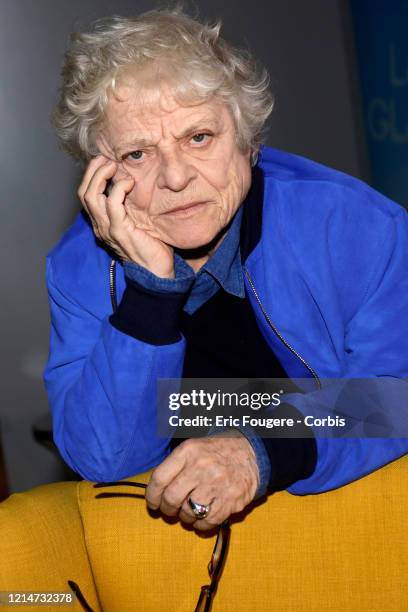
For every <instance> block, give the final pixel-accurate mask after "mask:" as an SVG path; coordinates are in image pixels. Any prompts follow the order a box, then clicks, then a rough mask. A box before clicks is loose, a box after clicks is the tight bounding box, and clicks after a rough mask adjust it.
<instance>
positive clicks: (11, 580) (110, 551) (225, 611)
mask: <svg viewBox="0 0 408 612" xmlns="http://www.w3.org/2000/svg"><path fill="white" fill-rule="evenodd" d="M407 467H408V456H406V457H404V458H402V459H400V460H398V461H395V462H393V463H391V464H389V465H387V466H385V467H384V468H382V469H381V470H378V471H376V472H374V473H373V474H370V475H369V476H367V477H366V478H363V479H361V480H359V481H356V482H354V483H352V484H350V485H348V486H346V487H343V488H341V489H337V490H335V491H331V492H329V493H324V494H320V495H309V496H304V497H297V496H293V495H290V494H289V493H287V492H281V493H277V494H274V495H272V496H270V497H269V498H268V499H267V500H266V501H265V502H263V503H257V504H255V506H254V507H253V509H252V510H251V512H248V513H247V514H246V516H240V517H237V520H236V521H233V523H232V526H231V539H230V547H229V551H228V555H227V559H226V564H225V567H224V571H223V574H222V576H221V580H220V583H219V587H218V591H217V593H216V595H215V599H214V603H213V607H212V610H213V612H237V611H241V610H242V611H244V612H265V611H270V610H271V611H277V612H286V611H291V612H292V611H293V612H295V611H296V612H303V611H304V612H314V611H316V612H317V611H319V612H320V611H323V612H325V611H330V612H334V611H338V612H340V611H341V612H349V611H350V612H351V611H356V612H357V611H358V612H365V611H367V612H375V611H378V612H380V611H381V612H388V611H389V612H391V611H392V612H401V611H402V610H405V609H407V603H408V538H407V524H408V518H407V515H408V513H407V509H408V504H407V501H408V488H407ZM148 477H149V475H148V474H144V475H141V476H138V477H136V478H135V480H138V481H143V482H147V480H148ZM101 491H103V490H102V489H95V488H93V486H92V483H88V482H80V483H68V482H66V483H59V484H52V485H46V486H42V487H39V488H37V489H33V490H32V491H28V492H26V493H22V494H17V495H12V496H11V497H10V498H9V499H8V500H7V501H5V502H3V503H2V504H0V591H25V592H27V591H35V592H39V591H46V592H54V591H55V592H67V591H68V590H69V588H68V585H67V580H73V581H74V582H76V583H77V584H78V585H79V587H80V589H81V592H82V593H83V594H84V596H85V598H86V600H87V602H88V603H89V605H90V606H91V607H92V609H93V610H95V611H97V610H98V611H99V610H104V611H106V612H111V611H112V612H116V611H118V612H119V611H120V612H122V611H124V612H126V611H128V610H136V611H141V612H144V611H146V612H150V611H155V612H157V611H159V612H192V611H193V610H194V607H195V605H196V602H197V598H198V595H199V592H200V587H201V585H203V584H208V582H209V579H208V573H207V564H208V561H209V559H210V557H211V553H212V549H213V546H214V537H215V536H212V537H203V536H199V535H197V534H196V533H195V532H194V531H191V530H188V529H185V528H183V527H182V526H181V525H180V524H179V523H177V522H173V523H171V522H168V521H165V520H164V519H163V518H152V517H151V516H149V515H148V513H147V511H146V506H145V502H144V500H143V499H137V498H133V497H132V498H131V497H123V498H117V497H114V498H107V499H106V498H105V499H97V498H96V495H97V494H98V493H100V492H101ZM110 491H111V489H110ZM120 491H121V492H126V491H128V492H131V493H132V494H134V493H135V492H137V491H135V489H132V491H129V489H126V488H125V487H123V488H121V489H120ZM142 496H143V492H142ZM37 607H38V609H39V610H40V609H41V610H44V609H47V606H41V607H39V606H33V607H32V608H34V609H36V608H37ZM50 609H51V608H50ZM52 609H55V607H53V608H52ZM70 609H72V608H70ZM74 609H75V610H81V609H82V608H81V606H80V605H79V604H78V602H75V606H74Z"/></svg>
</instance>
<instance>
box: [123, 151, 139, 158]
mask: <svg viewBox="0 0 408 612" xmlns="http://www.w3.org/2000/svg"><path fill="white" fill-rule="evenodd" d="M142 155H143V151H132V152H131V153H128V154H127V155H126V157H127V158H128V159H135V160H140V159H142Z"/></svg>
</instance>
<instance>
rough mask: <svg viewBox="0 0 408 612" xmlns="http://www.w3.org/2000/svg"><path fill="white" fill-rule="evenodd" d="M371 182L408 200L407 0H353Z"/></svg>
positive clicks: (387, 193)
mask: <svg viewBox="0 0 408 612" xmlns="http://www.w3.org/2000/svg"><path fill="white" fill-rule="evenodd" d="M351 7H352V15H353V22H354V30H355V37H356V51H357V59H358V64H359V74H360V83H361V90H362V96H363V105H364V117H365V122H366V129H367V140H368V147H369V156H370V162H371V174H372V184H373V186H374V187H375V188H376V189H378V190H379V191H381V192H382V193H384V194H385V195H387V196H389V197H390V198H392V199H393V200H396V201H397V202H399V203H400V204H403V205H405V206H407V205H408V0H351Z"/></svg>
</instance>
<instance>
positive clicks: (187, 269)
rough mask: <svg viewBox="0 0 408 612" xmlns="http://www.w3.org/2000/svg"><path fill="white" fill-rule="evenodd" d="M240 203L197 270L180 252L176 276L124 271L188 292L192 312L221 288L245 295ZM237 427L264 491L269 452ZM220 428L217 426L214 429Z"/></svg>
mask: <svg viewBox="0 0 408 612" xmlns="http://www.w3.org/2000/svg"><path fill="white" fill-rule="evenodd" d="M241 219H242V207H240V208H239V209H238V211H237V213H236V214H235V217H234V219H233V221H232V223H231V226H230V228H229V230H228V232H227V234H226V235H225V237H224V240H223V241H222V242H221V244H220V246H219V247H218V248H217V250H216V251H215V253H214V255H212V256H211V257H210V258H209V260H208V261H207V263H206V264H205V265H204V266H203V267H202V268H201V269H200V270H199V272H198V273H197V274H196V273H195V272H194V270H193V268H192V267H191V266H189V265H188V264H187V263H186V262H185V261H184V259H183V258H182V257H180V255H178V254H175V255H174V269H175V278H174V279H167V278H160V277H158V276H156V275H155V274H153V273H152V272H150V271H149V270H147V269H146V268H143V267H142V266H139V265H138V264H135V263H131V262H125V264H124V269H125V275H126V277H127V278H129V280H133V281H135V282H137V283H138V284H139V285H142V286H143V287H145V288H146V289H151V290H152V291H156V292H159V293H166V292H173V293H187V292H188V291H190V294H189V296H188V298H187V301H186V304H185V306H184V310H185V311H186V312H187V313H188V314H192V313H194V312H195V311H196V310H197V309H198V308H199V307H200V306H202V305H203V304H204V303H205V302H206V301H207V300H209V299H210V298H211V297H212V296H213V295H215V294H216V293H217V291H219V289H220V288H222V289H224V290H225V291H227V292H228V293H231V294H232V295H235V296H237V297H241V298H244V297H245V286H244V276H243V271H242V265H241V255H240V249H239V241H240V229H241ZM240 430H241V431H242V433H243V434H244V435H245V436H246V437H247V438H248V440H249V442H250V443H251V445H252V448H253V449H254V452H255V455H256V460H257V463H258V469H259V486H258V489H257V492H256V497H260V496H261V495H264V494H265V493H266V491H267V488H268V483H269V480H270V476H271V465H270V461H269V456H268V453H267V451H266V449H265V445H264V443H263V442H262V440H261V439H260V438H259V437H257V436H256V435H255V433H254V431H253V430H252V428H251V427H241V428H240ZM214 431H219V428H217V429H214Z"/></svg>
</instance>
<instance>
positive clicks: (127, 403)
mask: <svg viewBox="0 0 408 612" xmlns="http://www.w3.org/2000/svg"><path fill="white" fill-rule="evenodd" d="M257 172H258V173H259V174H260V175H261V176H262V181H263V186H262V189H261V190H260V191H259V193H258V194H255V196H256V197H255V198H254V197H253V198H252V201H251V202H250V205H247V206H246V210H245V211H244V224H245V245H243V253H244V257H243V267H244V275H245V284H246V291H247V294H248V296H249V299H250V303H251V305H252V307H253V309H254V312H255V315H256V318H257V321H258V324H259V326H260V329H261V331H262V333H263V335H264V337H265V339H266V340H267V342H268V343H269V345H270V347H271V349H272V350H273V351H274V352H275V354H276V356H277V357H278V358H279V360H280V362H281V364H282V365H283V367H284V369H285V370H286V372H287V374H288V376H291V377H292V378H302V377H308V378H310V382H311V386H312V388H314V389H315V390H314V391H312V392H311V393H306V394H292V395H291V397H290V401H291V403H292V404H294V405H295V406H296V408H297V409H298V410H300V411H301V412H303V413H304V414H307V412H308V409H309V407H310V402H311V401H312V400H313V398H314V397H316V393H320V394H322V393H323V391H319V390H317V389H318V383H319V378H348V377H350V378H356V377H376V376H392V377H399V378H404V377H408V215H407V213H406V212H405V210H404V209H403V208H401V207H400V206H398V205H397V204H394V203H393V202H391V201H389V200H388V199H387V198H385V197H384V196H382V195H380V194H379V193H377V192H375V191H373V190H372V189H371V188H369V187H368V186H367V185H365V184H364V183H362V182H360V181H358V180H356V179H354V178H351V177H349V176H346V175H344V174H342V173H340V172H337V171H334V170H331V169H328V168H325V167H323V166H321V165H319V164H316V163H314V162H311V161H309V160H306V159H303V158H300V157H297V156H294V155H290V154H287V153H282V152H279V151H276V150H273V149H270V148H267V147H262V151H261V156H260V161H259V162H258V169H257ZM110 262H111V255H110V254H109V253H108V252H107V251H106V250H105V249H104V248H103V246H102V245H100V243H98V242H97V241H96V239H95V237H94V235H93V232H92V228H91V226H90V224H89V222H88V221H87V219H86V217H85V215H84V214H80V215H79V216H78V218H77V219H76V221H75V223H74V224H73V226H72V227H71V228H70V229H69V230H68V231H67V232H66V233H65V235H64V236H63V238H62V239H61V241H60V242H59V244H58V245H57V246H56V247H55V248H54V249H53V250H52V251H51V253H50V254H49V256H48V258H47V282H48V290H49V299H50V308H51V319H52V327H51V338H50V355H49V361H48V364H47V367H46V371H45V382H46V386H47V389H48V394H49V401H50V405H51V409H52V413H53V424H54V438H55V442H56V444H57V446H58V448H59V450H60V452H61V454H62V456H63V457H64V459H65V460H66V462H67V463H68V464H69V465H70V466H71V467H72V468H73V469H74V470H75V471H77V472H78V473H80V474H81V475H82V476H83V477H84V478H87V479H89V480H103V481H108V480H116V479H121V478H125V477H127V476H129V475H133V474H136V473H138V472H141V471H144V470H147V469H149V468H151V467H153V466H156V465H158V464H159V463H160V462H161V461H162V460H163V459H164V458H165V457H166V456H167V454H168V453H169V444H168V440H166V439H160V438H158V437H157V436H156V433H155V432H156V414H155V411H156V400H155V394H156V380H157V378H178V377H180V376H181V375H182V369H183V356H184V349H185V341H184V339H183V338H182V339H181V340H179V341H178V342H175V343H173V344H167V345H161V346H156V345H151V344H147V343H144V342H142V341H139V340H137V339H135V338H133V337H131V336H128V335H126V334H124V333H122V332H120V331H118V330H117V329H116V328H114V327H113V326H112V325H111V324H110V322H109V316H110V314H111V313H112V306H111V296H110V292H109V269H110ZM116 267H117V294H118V300H120V298H121V295H122V294H123V292H124V289H125V284H126V283H125V277H124V274H123V268H122V266H121V265H120V264H118V265H117V266H116ZM328 401H329V400H328ZM379 401H383V398H379ZM328 411H330V406H328ZM317 450H318V460H317V465H316V469H315V471H314V473H313V474H312V475H311V476H310V477H309V478H306V479H304V480H299V481H298V482H296V483H295V484H293V485H292V486H291V487H289V491H290V492H291V493H295V494H308V493H318V492H322V491H326V490H328V489H332V488H335V487H339V486H342V485H344V484H346V483H348V482H351V481H353V480H355V479H357V478H360V477H362V476H364V475H366V474H368V473H370V472H371V471H373V470H375V469H377V468H378V467H381V466H382V465H384V464H386V463H388V462H389V461H392V460H394V459H396V458H398V457H400V456H402V455H403V454H405V453H406V452H408V439H406V438H396V439H383V438H377V439H375V438H373V439H364V438H357V439H327V438H317Z"/></svg>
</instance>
